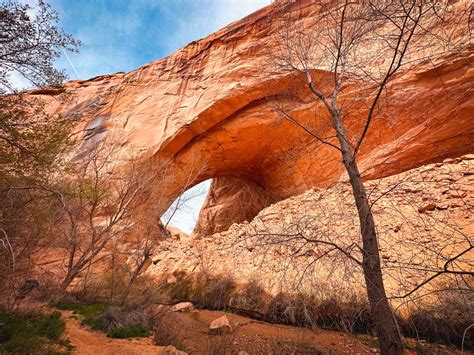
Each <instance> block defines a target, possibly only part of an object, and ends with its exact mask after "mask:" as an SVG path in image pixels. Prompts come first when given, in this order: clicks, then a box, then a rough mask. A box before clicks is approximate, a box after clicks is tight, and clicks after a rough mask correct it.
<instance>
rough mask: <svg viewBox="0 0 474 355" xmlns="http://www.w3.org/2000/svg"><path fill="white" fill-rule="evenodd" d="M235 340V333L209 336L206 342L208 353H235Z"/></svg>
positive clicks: (217, 354)
mask: <svg viewBox="0 0 474 355" xmlns="http://www.w3.org/2000/svg"><path fill="white" fill-rule="evenodd" d="M234 341H235V335H234V334H222V335H219V336H212V335H211V336H208V338H207V343H206V354H208V355H221V354H233V353H234V352H233V351H232V350H233V349H232V347H233V344H234Z"/></svg>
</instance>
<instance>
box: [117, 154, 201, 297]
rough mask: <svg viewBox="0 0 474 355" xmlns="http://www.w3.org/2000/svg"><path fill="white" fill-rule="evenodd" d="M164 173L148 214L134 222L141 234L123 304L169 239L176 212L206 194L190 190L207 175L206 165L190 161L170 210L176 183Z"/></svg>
mask: <svg viewBox="0 0 474 355" xmlns="http://www.w3.org/2000/svg"><path fill="white" fill-rule="evenodd" d="M166 167H167V165H165V167H164V168H163V171H165V173H162V174H161V175H160V180H159V182H160V189H159V190H158V191H155V193H154V194H153V197H151V198H150V199H149V200H148V201H147V204H146V208H145V211H143V213H141V214H140V215H141V217H140V219H139V220H136V221H135V226H136V230H135V232H134V233H135V234H137V235H139V236H140V237H139V240H138V241H137V242H136V244H135V245H134V246H133V247H132V248H131V250H132V252H131V255H130V256H129V261H128V263H129V265H130V267H131V270H130V278H129V281H128V284H127V286H126V287H125V290H124V292H123V294H122V296H121V303H125V302H126V300H127V297H128V295H129V293H130V291H131V290H132V289H133V287H134V285H135V283H136V281H137V279H138V277H139V276H140V274H141V273H142V272H143V271H145V269H146V266H147V264H148V263H151V257H152V255H153V253H154V252H155V247H156V246H157V245H158V244H159V243H160V241H163V240H164V239H165V238H169V237H170V236H171V235H170V232H169V230H168V226H169V224H170V223H171V222H172V220H173V217H175V216H176V214H177V213H179V212H183V211H185V210H186V209H187V208H188V207H189V203H190V202H191V201H192V200H194V199H195V198H197V197H199V196H202V195H203V194H205V193H206V191H205V190H204V189H197V190H194V191H193V190H190V189H191V187H192V186H193V185H194V184H195V183H196V181H198V179H199V177H200V176H202V175H204V173H205V171H206V164H205V163H204V162H203V161H201V159H198V158H196V157H193V158H192V159H191V162H190V164H189V165H188V166H187V167H186V173H187V175H186V178H185V181H184V184H183V186H182V187H181V189H180V193H179V196H178V198H177V199H176V200H175V201H174V202H173V203H172V204H171V206H170V207H168V204H169V196H168V195H167V190H168V187H169V186H170V185H172V184H173V183H174V177H173V176H172V175H171V174H170V173H169V171H168V169H166Z"/></svg>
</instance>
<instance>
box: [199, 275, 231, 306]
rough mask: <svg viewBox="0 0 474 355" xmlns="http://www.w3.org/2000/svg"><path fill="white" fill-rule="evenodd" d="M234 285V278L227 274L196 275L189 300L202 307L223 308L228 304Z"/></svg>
mask: <svg viewBox="0 0 474 355" xmlns="http://www.w3.org/2000/svg"><path fill="white" fill-rule="evenodd" d="M236 287H237V285H236V283H235V281H234V279H233V278H232V277H230V276H228V275H218V276H215V277H207V276H204V275H198V277H197V279H196V282H195V284H194V287H193V291H192V293H191V302H193V303H194V304H195V305H197V306H199V307H202V308H206V309H212V310H223V309H226V307H227V306H229V305H230V303H231V298H232V296H233V294H235V291H236Z"/></svg>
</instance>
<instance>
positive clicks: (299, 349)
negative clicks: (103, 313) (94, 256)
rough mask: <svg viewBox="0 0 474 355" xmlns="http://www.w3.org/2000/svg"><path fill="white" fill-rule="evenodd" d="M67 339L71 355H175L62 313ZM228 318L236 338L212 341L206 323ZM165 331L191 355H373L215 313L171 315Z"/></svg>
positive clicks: (337, 341) (339, 340)
mask: <svg viewBox="0 0 474 355" xmlns="http://www.w3.org/2000/svg"><path fill="white" fill-rule="evenodd" d="M62 313H63V317H64V319H65V321H66V334H65V335H66V337H67V338H69V339H70V340H71V343H72V345H73V346H74V350H73V354H78V355H89V354H91V355H92V354H94V355H98V354H100V355H102V354H104V355H116V354H126V355H135V354H136V355H148V354H173V353H174V352H173V351H170V350H171V349H170V348H169V347H167V348H166V347H161V346H156V345H154V344H153V338H152V337H149V338H137V339H130V340H128V339H112V338H109V337H107V336H106V335H105V334H104V333H102V332H97V331H92V330H90V329H88V328H87V327H85V326H83V325H81V324H80V320H79V319H78V318H77V315H74V314H72V312H71V311H64V312H62ZM224 314H225V315H226V316H227V317H228V318H229V321H230V322H231V324H232V326H233V328H234V334H232V335H230V336H229V335H223V336H210V335H208V329H209V325H210V323H211V322H212V321H213V320H214V319H216V318H219V317H221V316H222V315H224ZM168 321H171V322H172V323H169V322H167V326H168V325H169V326H170V327H173V328H174V329H175V330H176V331H177V333H178V335H177V340H178V341H179V343H180V344H182V345H184V346H185V347H186V351H187V352H188V353H190V354H211V353H212V354H219V353H227V352H229V353H238V352H239V351H245V352H246V353H248V354H256V353H258V354H269V353H273V354H290V353H296V354H315V353H316V349H318V350H320V351H322V352H324V353H325V354H373V353H376V350H375V349H372V348H370V347H369V346H368V345H367V344H365V343H364V342H362V341H361V340H359V339H357V338H355V337H352V336H350V335H347V334H344V333H337V332H329V331H320V332H312V331H310V330H308V329H305V328H298V327H291V326H284V325H275V324H268V323H264V322H260V321H255V320H252V319H249V318H245V317H241V316H238V315H235V314H228V313H222V312H214V311H204V310H200V311H192V312H186V313H171V314H170V318H168Z"/></svg>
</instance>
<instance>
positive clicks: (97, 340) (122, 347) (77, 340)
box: [62, 311, 173, 355]
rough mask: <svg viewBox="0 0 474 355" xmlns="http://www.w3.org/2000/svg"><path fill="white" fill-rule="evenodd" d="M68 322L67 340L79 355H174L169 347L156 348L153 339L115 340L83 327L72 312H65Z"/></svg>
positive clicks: (65, 318)
mask: <svg viewBox="0 0 474 355" xmlns="http://www.w3.org/2000/svg"><path fill="white" fill-rule="evenodd" d="M62 314H63V318H64V320H65V321H66V338H68V339H69V340H71V343H72V345H74V350H73V354H78V355H119V354H120V355H150V354H153V355H156V354H165V353H166V354H173V352H167V350H169V349H170V348H169V347H162V346H156V345H154V344H153V338H152V337H148V338H136V339H113V338H109V337H107V335H105V334H104V333H102V332H98V331H92V330H90V329H88V328H87V327H85V326H82V325H81V322H80V320H79V319H77V316H76V315H74V314H73V313H72V311H63V312H62Z"/></svg>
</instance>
